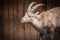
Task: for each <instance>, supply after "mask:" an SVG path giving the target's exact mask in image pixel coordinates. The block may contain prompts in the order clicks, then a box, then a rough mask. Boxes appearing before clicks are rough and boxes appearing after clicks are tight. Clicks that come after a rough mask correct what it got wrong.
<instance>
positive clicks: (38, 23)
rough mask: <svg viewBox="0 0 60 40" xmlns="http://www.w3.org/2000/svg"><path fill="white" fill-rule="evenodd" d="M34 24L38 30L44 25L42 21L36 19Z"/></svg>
mask: <svg viewBox="0 0 60 40" xmlns="http://www.w3.org/2000/svg"><path fill="white" fill-rule="evenodd" d="M32 24H33V25H34V26H35V27H36V28H39V29H40V28H42V27H43V25H42V21H38V20H37V19H34V20H33V22H32Z"/></svg>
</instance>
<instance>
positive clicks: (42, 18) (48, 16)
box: [21, 2, 60, 40]
mask: <svg viewBox="0 0 60 40" xmlns="http://www.w3.org/2000/svg"><path fill="white" fill-rule="evenodd" d="M35 3H36V2H32V3H31V4H30V5H29V6H28V8H27V12H26V14H25V16H24V17H22V18H21V22H22V23H31V24H33V25H34V27H35V28H36V29H37V30H38V31H39V32H40V33H42V34H45V33H46V29H45V28H49V29H50V31H51V33H52V32H54V29H55V28H56V27H59V26H60V7H54V8H52V9H50V10H46V11H43V12H41V13H39V11H38V12H36V13H34V10H35V9H36V8H37V7H38V6H44V4H37V5H35V6H33V5H34V4H35ZM32 6H33V7H32ZM51 37H53V36H51ZM40 40H42V37H40Z"/></svg>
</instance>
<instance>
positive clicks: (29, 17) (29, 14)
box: [21, 2, 44, 23]
mask: <svg viewBox="0 0 60 40" xmlns="http://www.w3.org/2000/svg"><path fill="white" fill-rule="evenodd" d="M35 3H36V2H32V3H31V4H30V5H29V6H28V9H27V12H26V13H25V16H24V17H22V18H21V22H22V23H25V22H32V21H33V20H34V19H36V17H38V14H39V12H36V13H34V10H35V9H36V8H37V7H38V6H43V5H44V4H37V5H35V6H34V7H32V6H33V5H34V4H35Z"/></svg>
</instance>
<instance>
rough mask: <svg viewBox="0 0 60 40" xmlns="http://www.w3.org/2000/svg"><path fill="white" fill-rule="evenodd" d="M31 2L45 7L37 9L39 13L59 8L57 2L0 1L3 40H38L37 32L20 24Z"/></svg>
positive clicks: (38, 0)
mask: <svg viewBox="0 0 60 40" xmlns="http://www.w3.org/2000/svg"><path fill="white" fill-rule="evenodd" d="M33 1H35V2H37V3H44V4H45V5H46V6H45V7H40V8H39V9H37V10H39V11H40V12H41V11H43V10H48V9H50V8H53V7H56V6H60V4H59V1H58V0H56V1H55V0H3V1H2V0H1V1H0V5H1V6H0V19H1V20H0V21H1V29H0V30H1V35H2V36H1V37H2V39H3V40H39V32H38V31H37V30H36V29H35V28H34V27H33V26H32V25H31V24H22V23H21V22H20V19H21V17H22V16H24V14H25V12H26V9H27V7H28V5H29V4H30V3H31V2H33ZM2 39H1V40H2Z"/></svg>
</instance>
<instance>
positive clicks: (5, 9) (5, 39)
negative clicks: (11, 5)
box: [3, 0, 9, 40]
mask: <svg viewBox="0 0 60 40" xmlns="http://www.w3.org/2000/svg"><path fill="white" fill-rule="evenodd" d="M4 1H8V0H4ZM7 3H8V2H3V4H4V5H3V18H4V19H3V20H4V22H3V23H4V24H3V40H8V35H9V32H8V27H9V26H8V4H7Z"/></svg>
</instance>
